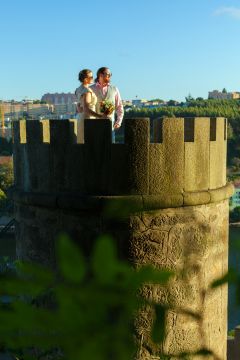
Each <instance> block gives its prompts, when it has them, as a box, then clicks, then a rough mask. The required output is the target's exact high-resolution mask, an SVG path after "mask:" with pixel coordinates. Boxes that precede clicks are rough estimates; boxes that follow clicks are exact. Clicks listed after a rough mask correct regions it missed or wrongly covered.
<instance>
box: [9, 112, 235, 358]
mask: <svg viewBox="0 0 240 360" xmlns="http://www.w3.org/2000/svg"><path fill="white" fill-rule="evenodd" d="M153 139H154V143H150V133H149V121H148V119H129V120H126V124H125V143H124V144H111V123H110V121H108V120H106V121H105V120H88V121H86V122H85V143H84V144H78V143H77V126H76V124H74V122H69V121H44V122H36V121H26V122H24V121H22V122H20V123H17V122H16V123H15V124H14V164H15V188H14V189H13V193H12V194H13V198H14V201H15V216H16V219H17V254H18V257H19V258H21V259H28V260H33V261H37V262H40V263H45V264H47V265H50V266H53V267H55V265H56V264H55V241H56V238H57V234H58V233H59V232H61V231H65V232H68V233H69V234H70V235H71V237H72V238H73V239H74V240H75V241H76V242H77V243H78V244H79V245H80V246H81V248H82V249H83V251H84V253H85V254H86V256H88V254H89V252H90V251H91V247H92V245H93V243H94V241H95V239H96V237H97V236H98V235H99V234H102V233H110V234H112V235H113V237H114V239H115V241H116V243H117V246H118V249H119V254H120V256H121V257H122V258H123V259H127V260H128V261H130V262H131V263H132V264H133V266H136V267H139V266H142V265H143V264H152V265H153V266H155V267H158V268H168V269H173V270H177V272H178V275H177V276H176V277H175V278H174V280H172V283H171V284H170V286H169V287H168V288H160V287H159V286H145V287H144V289H143V295H144V296H146V297H147V298H150V299H151V298H153V299H154V300H157V301H159V303H166V302H168V303H169V304H172V306H173V307H174V309H170V311H169V312H168V319H167V330H168V332H167V337H166V340H165V343H164V344H163V348H164V351H165V352H166V353H168V354H172V355H177V354H179V353H180V352H183V351H197V350H198V349H199V348H200V347H202V346H205V347H207V348H210V349H211V350H213V351H214V352H215V354H216V356H218V357H219V358H221V359H223V360H225V359H226V335H227V315H226V314H227V288H226V287H222V288H220V289H216V290H214V291H213V290H212V291H207V289H208V287H209V285H210V283H211V282H212V281H213V280H214V279H216V278H219V277H221V276H222V275H223V274H225V272H226V271H227V262H228V200H227V199H228V198H229V197H230V196H231V194H232V190H233V187H232V185H231V184H226V121H225V119H223V118H218V119H210V118H201V119H199V118H196V119H177V118H173V119H160V120H156V122H155V124H154V134H153ZM121 207H125V208H126V207H127V208H128V209H129V211H128V214H127V215H126V214H125V216H123V217H122V218H121V219H115V220H114V221H113V220H112V218H109V216H108V215H109V214H108V211H107V209H111V211H115V212H116V213H118V209H119V208H121ZM183 270H184V271H183ZM179 271H182V272H179ZM183 308H184V309H185V312H183ZM186 310H187V311H188V314H186ZM189 312H197V313H199V314H200V315H201V317H200V318H201V320H200V321H199V319H198V321H196V318H194V317H193V316H190V315H189ZM151 319H152V316H151V312H150V313H149V310H148V309H145V311H143V313H142V314H141V315H140V316H139V317H138V318H137V319H136V331H137V338H138V340H139V344H141V345H140V347H141V359H150V358H152V359H153V358H154V357H156V356H157V354H158V350H159V349H158V348H157V347H156V346H155V345H154V344H153V343H152V342H151V341H150V337H149V327H150V324H151V321H152V320H151ZM200 358H201V357H200V356H199V357H198V359H200ZM195 359H197V357H195ZM212 359H213V357H212Z"/></svg>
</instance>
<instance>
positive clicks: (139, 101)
mask: <svg viewBox="0 0 240 360" xmlns="http://www.w3.org/2000/svg"><path fill="white" fill-rule="evenodd" d="M146 102H147V100H146V99H134V100H132V105H133V106H134V107H143V106H144V104H146Z"/></svg>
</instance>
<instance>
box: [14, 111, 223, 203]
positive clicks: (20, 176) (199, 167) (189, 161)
mask: <svg viewBox="0 0 240 360" xmlns="http://www.w3.org/2000/svg"><path fill="white" fill-rule="evenodd" d="M226 128H227V121H226V119H225V118H209V117H208V118H163V119H158V120H156V121H154V126H153V133H152V134H150V121H149V119H148V118H134V119H125V132H124V143H121V144H112V141H111V132H112V127H111V121H110V120H103V119H101V120H99V119H88V120H86V121H85V125H84V137H85V142H84V144H83V143H78V135H79V134H78V127H77V121H69V120H44V121H37V120H30V121H24V120H21V121H14V124H13V134H14V146H13V153H14V156H13V158H14V178H15V185H16V187H17V188H19V189H22V190H24V191H26V192H30V193H31V192H39V193H44V192H46V193H51V192H67V193H72V192H73V193H75V192H76V193H81V194H85V195H108V196H118V195H126V194H127V195H144V196H145V195H146V196H149V195H154V196H155V195H157V196H160V197H162V198H163V199H165V194H169V195H170V196H175V194H182V191H184V192H185V193H190V194H192V193H193V192H194V193H197V195H195V200H193V196H192V195H190V197H189V196H187V195H186V196H185V200H184V202H185V203H186V205H188V203H189V202H190V203H193V204H195V201H196V202H197V203H198V202H200V203H201V202H203V203H206V202H208V201H209V200H208V197H209V193H208V191H209V190H216V189H220V188H222V187H224V186H225V185H226V151H227V140H226V136H227V135H226ZM150 135H151V136H150ZM96 179H97V180H96ZM199 192H201V196H200V197H199V195H198V193H199ZM212 196H216V197H217V196H218V195H217V194H216V195H215V193H213V195H212ZM219 196H220V197H221V196H222V195H221V194H220V195H219ZM216 199H217V198H216ZM154 201H155V200H154ZM164 201H165V200H164ZM178 201H180V200H178ZM210 201H212V200H210ZM214 201H217V200H214ZM147 202H148V201H147ZM171 202H172V200H171V201H170V203H171ZM173 203H174V201H173Z"/></svg>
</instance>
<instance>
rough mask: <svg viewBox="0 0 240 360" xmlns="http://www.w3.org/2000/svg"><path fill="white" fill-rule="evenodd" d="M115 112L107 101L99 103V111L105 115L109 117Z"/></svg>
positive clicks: (111, 104)
mask: <svg viewBox="0 0 240 360" xmlns="http://www.w3.org/2000/svg"><path fill="white" fill-rule="evenodd" d="M114 110H115V106H114V104H113V103H112V102H111V101H109V100H103V101H101V102H100V111H101V113H103V114H105V115H111V114H112V113H113V111H114Z"/></svg>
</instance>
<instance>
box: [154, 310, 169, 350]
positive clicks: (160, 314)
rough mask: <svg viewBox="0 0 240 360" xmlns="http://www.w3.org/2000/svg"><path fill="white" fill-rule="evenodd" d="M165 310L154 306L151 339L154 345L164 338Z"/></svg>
mask: <svg viewBox="0 0 240 360" xmlns="http://www.w3.org/2000/svg"><path fill="white" fill-rule="evenodd" d="M165 323H166V308H164V307H163V306H162V305H155V319H154V323H153V328H152V339H153V341H154V342H155V343H161V342H163V340H164V338H165V328H166V326H165Z"/></svg>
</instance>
